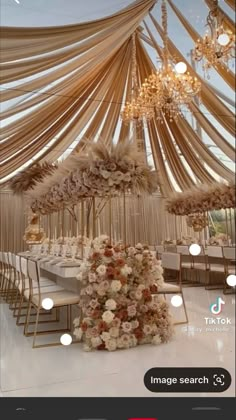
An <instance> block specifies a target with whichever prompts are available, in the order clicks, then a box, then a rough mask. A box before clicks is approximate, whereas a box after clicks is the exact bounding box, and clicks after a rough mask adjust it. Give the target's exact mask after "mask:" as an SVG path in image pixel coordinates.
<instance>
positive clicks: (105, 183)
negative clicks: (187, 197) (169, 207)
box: [29, 141, 158, 214]
mask: <svg viewBox="0 0 236 420" xmlns="http://www.w3.org/2000/svg"><path fill="white" fill-rule="evenodd" d="M157 187H158V185H157V177H156V173H155V172H153V171H152V170H151V168H150V167H149V166H147V165H146V164H145V163H143V156H142V155H141V154H138V153H137V152H136V151H135V149H134V146H133V145H132V144H131V143H130V142H120V143H118V144H117V145H114V146H112V147H111V148H109V147H108V146H106V145H105V144H104V143H103V142H102V141H99V142H97V143H93V144H92V146H91V149H90V151H89V153H87V154H86V155H85V154H80V155H73V156H71V157H70V158H68V159H67V160H66V161H65V162H64V163H63V164H62V165H60V166H59V168H58V170H57V171H56V172H55V173H54V174H53V175H52V176H49V177H47V178H46V179H44V180H43V183H38V184H37V185H36V187H35V188H34V189H33V190H32V191H30V194H29V195H30V198H31V207H32V209H33V210H34V211H35V212H39V213H42V214H47V213H52V212H54V211H58V209H60V208H61V207H62V206H68V205H72V204H73V203H76V202H78V201H79V200H80V199H81V198H84V197H93V196H103V197H104V196H108V195H116V194H119V193H120V192H123V191H130V192H132V193H135V194H143V193H148V194H151V193H153V192H155V191H156V190H157Z"/></svg>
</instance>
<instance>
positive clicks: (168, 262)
mask: <svg viewBox="0 0 236 420" xmlns="http://www.w3.org/2000/svg"><path fill="white" fill-rule="evenodd" d="M162 268H163V269H164V270H168V271H169V270H171V271H174V272H175V273H176V274H177V276H176V283H177V284H176V285H174V284H172V283H165V282H164V284H163V286H162V287H161V288H158V292H157V294H159V295H160V294H161V295H164V297H165V295H168V294H171V295H174V294H178V295H181V297H182V300H183V307H184V313H185V318H186V319H185V321H179V322H176V323H175V325H179V324H187V323H188V314H187V309H186V304H185V299H184V294H183V290H182V278H181V255H180V254H177V253H172V252H164V253H163V254H162ZM164 277H165V272H164Z"/></svg>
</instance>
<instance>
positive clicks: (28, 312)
mask: <svg viewBox="0 0 236 420" xmlns="http://www.w3.org/2000/svg"><path fill="white" fill-rule="evenodd" d="M31 307H32V304H31V302H29V306H28V310H27V315H26V319H25V324H24V335H25V336H26V337H27V336H28V327H29V321H30V312H31Z"/></svg>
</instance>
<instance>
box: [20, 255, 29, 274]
mask: <svg viewBox="0 0 236 420" xmlns="http://www.w3.org/2000/svg"><path fill="white" fill-rule="evenodd" d="M20 265H21V272H22V273H23V274H24V276H25V277H28V270H27V259H26V258H24V257H21V258H20Z"/></svg>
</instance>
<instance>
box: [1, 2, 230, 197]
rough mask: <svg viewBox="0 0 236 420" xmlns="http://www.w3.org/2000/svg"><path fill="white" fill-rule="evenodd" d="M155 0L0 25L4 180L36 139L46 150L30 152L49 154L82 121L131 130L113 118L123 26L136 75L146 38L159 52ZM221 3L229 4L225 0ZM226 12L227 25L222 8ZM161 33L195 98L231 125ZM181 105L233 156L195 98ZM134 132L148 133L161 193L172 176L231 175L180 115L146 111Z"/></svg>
mask: <svg viewBox="0 0 236 420" xmlns="http://www.w3.org/2000/svg"><path fill="white" fill-rule="evenodd" d="M155 3H156V1H155V0H138V1H135V2H133V3H132V4H131V5H130V6H128V7H126V8H124V9H122V10H121V11H119V12H118V13H116V14H114V15H112V16H108V17H106V18H104V19H99V20H95V21H90V22H86V23H82V24H77V25H68V26H58V27H56V26H55V27H39V28H38V27H37V28H36V27H35V28H18V27H2V28H1V44H0V49H1V63H2V64H1V67H0V69H1V80H2V83H3V84H4V88H3V90H2V92H1V101H2V102H6V101H10V100H16V103H15V104H14V105H12V106H9V107H7V108H6V109H5V110H4V111H3V112H1V114H0V119H1V121H3V120H6V119H8V120H7V122H8V123H7V124H6V125H4V126H3V128H2V130H1V137H0V139H1V141H2V148H1V150H2V151H1V156H2V170H1V175H2V178H3V180H4V178H5V177H8V178H10V177H11V174H13V173H14V172H15V171H16V170H18V169H19V168H20V167H21V166H22V165H25V164H27V162H30V160H31V159H32V158H34V157H35V155H36V154H38V153H39V152H40V151H41V150H42V149H43V148H44V147H45V146H47V149H46V151H43V153H42V154H41V155H40V156H38V158H37V159H35V161H43V160H48V161H51V162H55V161H56V160H57V159H58V158H59V156H60V155H61V154H62V152H63V151H65V150H66V149H67V148H68V147H69V146H70V145H71V144H72V143H73V142H74V141H75V140H76V139H77V137H78V135H79V134H80V133H81V131H82V130H85V132H84V135H83V138H84V139H89V140H93V139H94V138H95V137H96V135H100V136H101V137H102V138H103V139H104V140H105V141H106V142H109V141H110V139H112V138H113V137H114V134H115V133H116V132H117V130H118V141H124V140H125V139H126V138H127V137H129V136H130V135H131V131H132V127H129V126H127V125H125V124H123V123H121V122H120V112H121V109H122V107H123V104H124V103H125V101H126V100H128V99H130V90H131V78H132V68H131V67H132V39H131V35H132V33H133V32H134V31H136V51H137V76H138V81H139V84H141V83H142V82H143V81H144V79H145V77H147V76H148V75H149V74H150V73H151V72H152V70H153V69H155V66H154V64H153V62H152V60H151V58H150V55H149V53H148V50H147V46H148V47H149V48H150V46H152V47H153V48H154V50H155V51H156V54H157V55H158V56H159V57H160V58H161V57H162V47H161V46H160V45H159V44H158V43H157V40H156V38H157V37H156V33H158V34H159V36H160V37H161V38H162V37H163V31H162V28H161V26H160V25H159V24H158V22H157V20H156V19H155V17H154V15H153V13H152V8H153V7H154V6H155ZM168 3H169V5H170V7H171V8H172V10H173V11H174V12H175V14H176V16H177V17H178V19H179V20H180V22H181V23H182V25H183V26H184V28H185V29H186V31H187V32H188V34H189V36H190V37H191V38H192V40H193V41H196V39H197V38H199V34H198V33H197V32H196V31H195V30H194V28H193V27H192V26H191V25H190V24H189V23H188V21H187V19H186V18H185V17H184V16H183V15H182V14H181V12H180V11H179V9H178V8H177V7H176V6H175V5H174V3H173V2H172V1H171V0H168ZM206 3H207V4H208V5H209V3H210V2H209V0H207V1H206ZM227 3H228V4H229V5H230V6H231V7H234V4H233V2H231V1H227ZM222 13H223V11H222ZM226 21H227V22H228V25H229V26H230V25H231V23H232V22H231V20H230V19H229V17H228V20H227V19H226ZM140 25H141V26H140ZM151 25H152V29H151ZM153 28H154V29H153ZM155 31H156V33H155ZM168 42H169V52H170V54H171V55H172V56H173V57H174V58H175V60H177V61H184V62H186V64H187V65H188V69H189V71H190V73H191V74H192V75H195V76H197V77H198V78H199V79H201V83H202V89H201V101H202V104H203V105H204V107H205V108H206V109H207V110H208V112H209V113H212V114H214V118H215V119H216V120H217V121H218V123H219V124H220V125H221V126H222V127H223V128H224V130H226V132H228V133H229V134H230V135H234V115H233V113H232V112H231V110H230V109H229V108H228V107H227V106H226V105H225V103H224V102H223V101H222V100H221V99H220V98H219V97H218V96H217V95H216V93H215V91H214V89H213V88H212V87H210V85H209V84H208V83H206V81H205V80H204V79H202V78H201V77H200V76H199V75H198V74H197V73H196V71H195V70H194V69H193V68H192V67H190V65H189V63H187V61H186V60H185V57H184V56H183V55H182V54H181V52H180V51H179V50H178V49H177V47H176V46H175V45H174V43H173V42H172V41H171V40H170V39H169V41H168ZM216 70H217V71H218V73H219V76H220V77H222V78H223V79H224V80H225V82H226V83H227V84H228V85H229V86H230V87H231V88H232V89H234V82H235V81H234V74H233V73H232V72H231V71H227V69H226V68H225V67H217V68H216ZM12 82H14V87H12V86H13V85H12ZM190 110H191V112H192V113H193V115H194V118H195V119H196V122H197V123H198V124H199V126H200V127H202V129H203V130H204V131H205V133H206V134H207V135H208V136H209V137H210V138H211V139H212V141H213V142H214V144H215V145H216V146H217V147H218V148H219V149H220V150H222V152H223V153H224V154H225V155H226V156H227V157H228V158H229V159H231V160H232V161H233V160H234V156H235V155H234V153H235V152H234V149H233V147H232V146H231V144H230V143H229V142H228V140H227V139H225V138H224V135H223V134H221V132H219V131H218V130H217V129H216V128H215V126H214V125H213V124H212V122H210V120H209V119H208V118H207V116H205V115H204V114H203V113H202V111H201V109H200V106H199V103H198V101H195V102H193V103H192V104H191V106H190ZM137 135H138V137H139V139H141V140H143V144H144V147H145V145H146V144H147V138H148V141H149V142H150V146H151V150H152V155H153V161H154V165H155V169H156V170H157V171H158V173H159V178H160V180H161V190H162V193H163V195H164V196H168V195H170V194H171V192H173V191H174V190H175V188H176V185H177V186H178V187H179V189H180V190H185V189H187V188H191V187H192V186H193V185H195V184H196V183H198V182H200V183H211V182H212V181H213V180H215V178H216V177H217V176H218V177H220V178H221V179H222V180H226V181H230V180H232V179H233V174H232V172H231V171H230V170H229V169H228V168H227V167H226V166H225V165H224V164H223V162H222V161H220V160H219V159H218V158H217V157H216V156H215V154H213V153H212V151H211V150H210V149H209V148H208V147H207V146H206V145H205V144H204V142H203V141H202V138H201V137H200V134H199V133H198V132H197V131H195V130H194V129H193V128H192V125H191V124H190V123H189V122H188V120H187V119H184V118H183V119H182V118H181V119H179V120H178V122H177V123H176V122H170V121H169V118H168V117H163V124H159V123H158V122H156V121H152V122H151V123H150V124H149V125H148V126H147V127H144V126H141V127H139V129H138V133H137ZM52 140H53V141H52ZM83 147H84V142H83V141H82V140H81V141H80V142H79V143H78V145H77V146H76V149H75V150H74V152H78V153H79V152H80V150H81V149H82V148H83ZM173 180H174V182H173Z"/></svg>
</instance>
